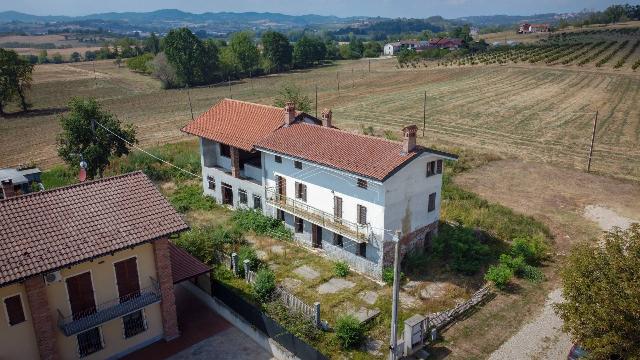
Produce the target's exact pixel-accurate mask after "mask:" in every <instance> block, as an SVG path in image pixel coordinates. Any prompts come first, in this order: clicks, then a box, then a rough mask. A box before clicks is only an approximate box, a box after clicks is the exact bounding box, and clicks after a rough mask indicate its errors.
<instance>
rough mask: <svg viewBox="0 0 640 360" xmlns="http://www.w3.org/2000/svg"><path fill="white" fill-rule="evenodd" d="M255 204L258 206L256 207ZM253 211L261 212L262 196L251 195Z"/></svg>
mask: <svg viewBox="0 0 640 360" xmlns="http://www.w3.org/2000/svg"><path fill="white" fill-rule="evenodd" d="M256 199H257V201H256ZM256 204H258V206H256ZM253 209H254V210H262V196H260V195H256V194H253Z"/></svg>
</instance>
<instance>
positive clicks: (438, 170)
mask: <svg viewBox="0 0 640 360" xmlns="http://www.w3.org/2000/svg"><path fill="white" fill-rule="evenodd" d="M437 164H438V166H437V167H438V169H437V171H436V172H437V173H438V174H442V160H438V163H437Z"/></svg>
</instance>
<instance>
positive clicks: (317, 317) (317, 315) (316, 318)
mask: <svg viewBox="0 0 640 360" xmlns="http://www.w3.org/2000/svg"><path fill="white" fill-rule="evenodd" d="M313 305H314V309H315V312H314V315H313V320H314V321H315V323H316V327H317V328H318V329H320V303H319V302H316V303H314V304H313Z"/></svg>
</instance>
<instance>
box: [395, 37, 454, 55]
mask: <svg viewBox="0 0 640 360" xmlns="http://www.w3.org/2000/svg"><path fill="white" fill-rule="evenodd" d="M460 46H462V39H456V38H433V39H431V40H429V41H422V40H402V41H396V42H392V43H388V44H386V45H385V46H384V54H385V55H397V54H398V52H399V51H400V50H402V49H412V50H415V51H424V50H426V49H450V50H455V49H458V48H460Z"/></svg>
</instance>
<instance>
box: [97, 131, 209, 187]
mask: <svg viewBox="0 0 640 360" xmlns="http://www.w3.org/2000/svg"><path fill="white" fill-rule="evenodd" d="M91 121H92V123H95V124H98V126H100V127H101V128H103V129H105V130H107V131H108V132H109V133H111V134H112V135H113V136H115V137H117V138H118V139H120V140H122V141H124V142H126V143H127V144H128V145H129V146H131V147H133V148H135V149H136V150H139V151H142V152H143V153H145V154H147V155H149V156H151V157H152V158H154V159H156V160H158V161H160V162H162V163H164V164H167V165H169V166H171V167H173V168H175V169H178V170H180V171H182V172H183V173H185V174H189V175H191V176H194V177H197V178H199V179H202V176H200V175H197V174H194V173H192V172H191V171H189V170H185V169H183V168H181V167H179V166H176V165H174V164H172V163H170V162H168V161H167V160H164V159H161V158H159V157H158V156H156V155H153V154H152V153H150V152H148V151H146V150H145V149H143V148H141V147H139V146H137V145H136V144H134V143H132V142H130V141H128V140H127V139H124V138H122V137H121V136H120V135H118V134H116V133H114V132H113V131H111V129H109V128H107V127H106V126H104V125H102V124H101V123H100V122H99V121H97V120H91Z"/></svg>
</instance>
